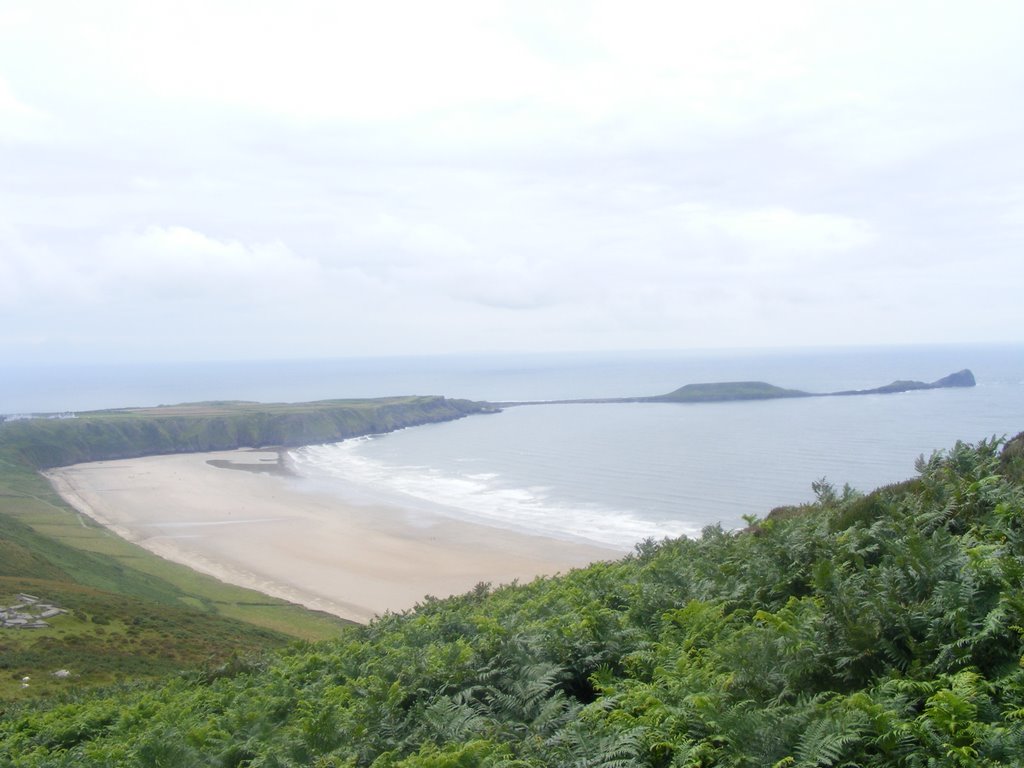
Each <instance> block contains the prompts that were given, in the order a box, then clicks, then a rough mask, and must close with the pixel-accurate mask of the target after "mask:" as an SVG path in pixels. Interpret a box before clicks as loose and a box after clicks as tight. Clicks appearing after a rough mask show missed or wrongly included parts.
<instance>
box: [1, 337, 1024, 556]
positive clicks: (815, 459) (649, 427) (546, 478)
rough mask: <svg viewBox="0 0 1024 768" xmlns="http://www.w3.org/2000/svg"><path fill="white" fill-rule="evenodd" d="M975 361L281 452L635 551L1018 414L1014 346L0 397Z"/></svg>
mask: <svg viewBox="0 0 1024 768" xmlns="http://www.w3.org/2000/svg"><path fill="white" fill-rule="evenodd" d="M965 367H967V368H971V369H972V370H973V371H974V374H975V376H976V378H977V381H978V386H977V387H974V388H970V389H943V390H929V391H918V392H907V393H902V394H895V395H865V396H858V397H843V398H809V399H797V400H767V401H751V402H732V403H705V404H674V403H630V404H578V405H555V404H547V405H524V406H515V407H506V408H505V409H504V410H503V411H502V412H501V413H498V414H493V415H480V416H472V417H469V418H466V419H461V420H459V421H455V422H449V423H444V424H432V425H426V426H422V427H416V428H413V429H407V430H402V431H400V432H395V433H391V434H388V435H382V436H374V437H369V438H361V439H357V440H349V441H345V442H342V443H337V444H332V445H326V446H309V447H306V448H302V449H297V450H294V451H292V452H291V454H290V455H291V461H292V464H293V466H294V467H295V468H296V470H297V471H298V472H299V473H300V475H302V476H304V478H305V480H306V481H307V482H308V483H310V484H316V485H318V486H320V487H327V488H330V489H331V490H332V491H333V492H335V493H337V494H339V495H340V496H343V497H344V498H346V500H348V501H350V502H355V503H366V504H378V503H388V504H394V505H399V506H401V507H403V508H405V509H408V510H410V512H411V519H412V520H415V518H416V515H417V514H419V515H424V516H426V515H434V514H441V515H446V516H449V517H455V518H460V519H466V520H473V521H476V522H482V523H485V524H489V525H493V526H497V527H503V528H511V529H517V530H522V531H528V532H533V533H540V534H543V535H547V536H553V537H563V538H584V539H587V540H590V541H594V542H598V543H601V544H605V545H608V546H612V547H615V548H619V549H623V550H626V549H629V548H631V547H632V546H633V545H634V544H635V543H636V542H638V541H641V540H643V539H645V538H648V537H654V538H661V537H663V536H675V535H694V534H697V533H699V531H700V530H701V529H702V528H703V527H705V526H707V525H714V524H721V525H722V526H723V527H725V528H735V527H738V526H742V525H745V522H744V517H745V516H750V515H753V516H756V517H762V516H764V515H766V514H767V513H768V512H769V511H770V510H771V509H772V508H773V507H775V506H779V505H783V504H796V503H801V502H805V501H809V500H811V499H812V498H813V494H812V492H811V482H812V481H814V480H817V479H819V478H823V477H824V478H826V479H827V480H829V481H830V482H832V483H833V484H835V485H836V486H837V487H839V488H841V487H842V486H843V485H844V484H846V483H849V484H850V485H851V486H853V487H854V488H856V489H859V490H864V491H867V490H870V489H872V488H874V487H877V486H879V485H882V484H886V483H890V482H896V481H899V480H903V479H906V478H908V477H911V476H913V475H914V474H915V471H914V461H915V459H916V458H917V457H918V456H921V455H925V456H928V455H930V454H931V453H932V452H933V451H935V450H942V449H946V448H949V447H950V446H952V445H953V443H954V442H955V441H957V440H961V439H962V440H968V441H972V442H973V441H977V440H980V439H983V438H989V437H993V436H1003V435H1011V436H1012V435H1013V434H1016V433H1017V432H1019V431H1021V430H1024V347H1020V346H1001V347H997V346H973V347H968V346H960V347H953V346H948V347H916V348H893V347H890V348H877V349H846V350H796V351H793V350H790V351H786V350H775V351H768V352H734V351H730V352H717V353H709V352H692V353H669V352H663V353H653V352H651V353H618V354H611V353H601V354H574V355H516V356H510V355H477V356H470V355H466V356H448V357H406V358H376V359H362V360H335V361H304V362H302V361H300V362H296V361H291V362H266V363H251V362H250V363H233V364H232V363H216V364H210V363H195V364H179V365H170V364H168V365H149V366H146V365H133V366H128V365H126V366H91V367H88V366H87V367H83V366H77V367H75V368H74V369H71V368H70V367H69V368H66V369H65V368H61V367H60V366H51V367H50V368H49V369H45V368H32V369H22V370H17V371H14V372H13V373H14V375H7V376H5V377H4V380H3V381H2V382H0V412H5V413H15V412H26V411H74V410H84V409H90V408H99V407H116V406H124V405H156V404H159V403H174V402H185V401H196V400H215V399H216V400H222V399H248V400H260V401H264V402H266V401H301V400H314V399H323V398H338V397H375V396H385V395H395V394H443V395H446V396H450V397H467V398H471V399H484V400H491V401H503V402H508V401H523V400H557V399H566V398H593V397H624V396H637V395H649V394H661V393H664V392H668V391H671V390H673V389H675V388H677V387H679V386H682V385H683V384H688V383H696V382H707V381H737V380H760V381H767V382H769V383H771V384H776V385H778V386H782V387H787V388H796V389H803V390H808V391H815V392H827V391H835V390H841V389H865V388H870V387H876V386H879V385H882V384H886V383H888V382H890V381H892V380H894V379H906V378H912V379H920V380H924V381H931V380H934V379H938V378H940V377H942V376H945V375H946V374H948V373H951V372H952V371H954V370H959V369H961V368H965Z"/></svg>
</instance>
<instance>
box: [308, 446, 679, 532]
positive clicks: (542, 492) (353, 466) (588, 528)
mask: <svg viewBox="0 0 1024 768" xmlns="http://www.w3.org/2000/svg"><path fill="white" fill-rule="evenodd" d="M372 439H374V438H359V439H356V440H348V441H346V442H343V443H334V444H330V445H318V446H308V447H305V448H300V449H297V450H294V451H291V453H290V459H291V463H292V466H293V467H294V468H295V470H296V471H297V472H298V473H299V474H300V475H303V476H305V477H308V478H311V479H315V480H320V481H321V482H322V481H324V480H329V479H333V480H335V481H338V484H337V485H336V486H334V490H335V492H337V493H339V494H342V495H344V496H346V497H347V498H348V499H349V500H350V501H356V502H363V503H372V502H381V503H391V504H396V505H398V506H401V507H403V508H406V509H415V510H421V511H424V512H431V513H435V514H442V515H446V516H449V517H454V518H458V519H463V520H469V521H472V522H477V523H483V524H486V525H491V526H494V527H498V528H506V529H510V530H517V531H521V532H525V533H531V534H539V535H543V536H549V537H553V538H573V539H586V540H588V541H592V542H595V543H598V544H602V545H605V546H610V547H615V548H618V549H629V548H631V547H632V546H633V544H635V543H636V542H638V541H641V540H643V539H645V538H648V537H654V538H657V539H660V538H663V537H665V536H681V535H693V534H694V533H696V532H697V531H696V529H695V528H694V526H693V525H688V524H686V523H685V522H683V521H680V520H662V521H656V520H650V519H644V518H642V517H640V516H639V515H638V514H637V512H636V511H635V510H634V509H615V508H611V507H608V506H603V505H599V504H593V503H585V502H579V501H575V502H574V501H571V500H568V499H566V498H564V497H560V496H558V495H556V494H555V493H553V489H552V488H551V487H550V486H546V485H525V486H523V485H520V486H515V485H509V484H507V482H506V481H505V480H504V479H503V478H502V476H501V474H500V473H498V472H473V471H467V472H457V471H452V469H451V468H450V467H449V468H447V469H445V470H442V469H439V468H438V467H431V466H425V465H396V464H390V463H386V462H383V461H379V460H376V459H373V458H369V457H367V456H366V455H364V454H363V453H362V451H363V449H364V448H365V446H366V443H367V442H368V441H369V440H372ZM467 463H469V462H467Z"/></svg>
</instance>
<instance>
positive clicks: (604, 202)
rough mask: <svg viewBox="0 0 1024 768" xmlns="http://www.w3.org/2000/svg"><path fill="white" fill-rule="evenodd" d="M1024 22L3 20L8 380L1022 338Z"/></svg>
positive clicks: (680, 5)
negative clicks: (567, 353)
mask: <svg viewBox="0 0 1024 768" xmlns="http://www.w3.org/2000/svg"><path fill="white" fill-rule="evenodd" d="M1022 246H1024V3H1022V2H1020V1H1019V0H1011V1H1010V2H984V1H979V0H975V1H973V2H941V1H939V0H929V1H927V2H912V1H904V0H901V1H900V2H891V1H889V0H886V1H885V2H865V1H864V0H858V1H857V2H852V1H851V2H828V1H826V0H809V1H808V2H786V1H785V0H771V2H764V1H763V0H757V1H756V2H721V1H720V0H716V1H715V2H708V0H701V1H700V2H686V1H684V0H674V1H672V2H665V3H647V2H637V1H636V0H631V1H630V2H559V1H557V0H546V1H545V2H507V3H502V2H498V3H495V2H483V1H481V0H471V1H469V2H465V3H451V2H444V1H443V0H431V2H421V1H417V2H401V3H396V2H378V1H376V0H375V1H374V2H303V1H301V0H291V1H290V2H252V1H251V0H250V1H246V2H242V1H241V0H240V1H239V2H216V1H212V0H202V2H187V1H186V0H174V1H173V2H162V1H161V2H143V3H139V2H104V1H103V0H89V2H47V0H33V2H22V1H21V0H0V355H3V356H4V358H5V359H7V360H8V361H45V360H62V359H63V360H87V359H99V360H127V359H136V358H142V359H167V360H211V359H245V358H283V357H339V356H349V355H358V356H362V355H372V354H406V353H448V352H472V351H485V350H486V351H501V350H515V351H553V350H602V349H607V350H618V349H693V348H705V347H712V348H730V347H744V348H746V347H779V346H806V345H833V344H835V345H847V344H877V343H917V342H974V341H991V342H1005V341H1010V342H1019V341H1022V340H1024V332H1022V329H1024V322H1022V320H1024V311H1022V309H1021V305H1022V298H1021V294H1022V288H1024V248H1022Z"/></svg>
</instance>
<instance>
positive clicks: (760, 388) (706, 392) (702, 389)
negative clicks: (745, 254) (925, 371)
mask: <svg viewBox="0 0 1024 768" xmlns="http://www.w3.org/2000/svg"><path fill="white" fill-rule="evenodd" d="M975 384H976V382H975V380H974V374H973V373H971V371H970V370H969V369H967V368H964V369H963V370H962V371H957V372H956V373H951V374H949V375H948V376H943V377H942V378H941V379H938V380H936V381H932V382H924V381H914V380H907V379H898V380H896V381H894V382H892V383H890V384H886V385H884V386H881V387H875V388H873V389H847V390H843V391H841V392H804V391H803V390H800V389H784V388H783V387H777V386H775V385H774V384H768V383H767V382H764V381H714V382H708V383H704V384H687V385H685V386H682V387H680V388H679V389H676V390H674V391H672V392H669V393H667V394H664V395H652V396H649V397H608V398H588V399H582V400H543V401H531V402H511V403H492V405H495V406H499V407H507V406H512V405H563V404H567V403H727V402H732V401H736V400H778V399H780V398H791V397H843V396H847V395H890V394H895V393H898V392H911V391H914V390H919V389H948V388H951V387H973V386H975Z"/></svg>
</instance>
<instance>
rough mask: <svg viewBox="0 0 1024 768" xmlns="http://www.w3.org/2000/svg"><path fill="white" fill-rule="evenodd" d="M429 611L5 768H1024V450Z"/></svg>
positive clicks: (106, 721) (59, 724)
mask: <svg viewBox="0 0 1024 768" xmlns="http://www.w3.org/2000/svg"><path fill="white" fill-rule="evenodd" d="M918 469H919V473H920V474H919V476H918V477H917V478H914V479H912V480H909V481H907V482H905V483H901V484H898V485H893V486H890V487H886V488H882V489H879V490H877V491H875V492H873V493H871V494H869V495H867V496H861V495H859V494H857V493H854V492H852V491H849V490H848V489H846V490H843V491H839V490H837V489H835V488H833V487H831V486H829V485H828V484H827V483H824V482H817V483H815V484H814V485H815V489H816V492H817V495H818V500H817V502H816V503H814V504H808V505H804V506H801V507H797V508H789V509H780V510H776V511H775V512H773V514H772V515H770V516H769V517H768V518H767V519H765V520H760V521H755V520H751V521H750V527H749V528H748V529H747V530H746V531H744V532H738V533H727V532H724V531H722V530H721V529H720V528H718V527H711V528H708V529H705V531H704V532H703V534H702V536H701V537H700V538H699V539H696V540H687V539H679V540H671V541H664V542H660V543H659V542H652V541H649V542H646V543H644V544H642V545H640V546H639V547H638V548H637V551H636V553H635V554H634V555H632V556H630V557H627V558H625V559H623V560H621V561H619V562H614V563H605V564H598V565H594V566H592V567H590V568H586V569H582V570H578V571H574V572H572V573H570V574H568V575H566V576H564V577H560V578H551V579H540V580H537V581H535V582H533V583H531V584H528V585H518V586H508V587H503V588H500V589H497V590H491V589H490V588H488V587H487V586H486V585H480V586H479V587H478V588H477V589H476V590H474V591H473V592H471V593H469V594H467V595H464V596H462V597H458V598H452V599H448V600H427V601H426V602H425V603H424V604H423V605H421V606H419V607H418V608H417V609H416V610H414V611H411V612H408V613H406V614H403V615H389V616H386V617H384V618H382V619H380V620H378V621H376V622H374V623H373V624H371V625H369V626H366V627H352V628H349V629H347V630H345V631H344V632H343V633H342V634H341V635H340V636H339V637H338V639H336V640H333V641H329V642H323V643H318V644H315V645H308V646H303V647H293V648H291V649H288V650H285V651H281V652H274V653H270V654H267V655H263V656H260V657H252V658H250V659H248V660H247V661H236V662H234V663H231V664H228V665H224V666H221V667H215V668H210V669H209V670H208V671H207V672H205V673H197V674H191V675H187V676H184V677H181V678H179V679H177V680H174V681H172V682H170V683H168V684H166V685H163V686H158V687H145V688H121V689H117V690H112V691H107V692H100V693H95V694H92V695H82V696H80V697H78V698H76V699H74V700H69V701H67V702H66V703H63V704H61V705H60V706H52V705H47V704H42V703H40V704H36V705H24V706H20V707H9V708H8V709H7V710H6V711H5V712H4V714H3V715H2V717H0V764H3V765H11V766H19V767H21V766H25V767H27V766H57V765H105V766H122V765H123V766H129V765H131V766H158V765H160V766H168V765H183V766H184V765H188V766H203V765H211V766H213V765H217V766H225V765H226V766H243V765H251V766H257V765H259V766H271V765H274V766H299V765H323V766H326V765H351V766H370V765H373V766H377V768H384V767H385V766H390V767H394V768H398V767H399V766H401V767H402V768H413V767H414V766H416V767H419V768H426V767H427V766H431V767H433V768H439V767H441V766H508V767H510V768H511V766H517V767H518V768H524V767H526V766H537V767H538V768H539V767H540V766H651V768H662V767H664V766H712V765H714V766H779V768H782V767H783V766H853V765H856V766H893V765H895V766H995V765H1006V766H1010V765H1020V764H1022V762H1024V671H1022V666H1021V659H1022V654H1024V640H1022V635H1024V632H1022V630H1021V627H1022V626H1024V596H1022V595H1024V591H1022V587H1024V583H1022V580H1024V487H1022V480H1024V435H1022V436H1018V437H1017V438H1015V439H1014V441H1012V442H1010V443H1009V444H1006V445H1005V446H1004V445H1003V444H1002V443H1001V442H1000V441H983V442H981V443H978V444H976V445H968V444H962V443H958V444H957V445H955V446H953V447H952V448H951V449H950V450H949V451H948V452H945V453H941V454H936V455H933V456H932V457H930V458H928V459H921V461H920V462H919V466H918Z"/></svg>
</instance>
